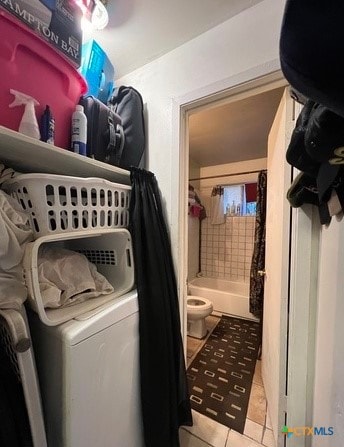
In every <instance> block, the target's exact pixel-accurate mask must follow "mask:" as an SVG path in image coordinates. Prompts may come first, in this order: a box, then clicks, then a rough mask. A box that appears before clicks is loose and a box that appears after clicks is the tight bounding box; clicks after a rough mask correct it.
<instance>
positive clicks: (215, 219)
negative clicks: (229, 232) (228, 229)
mask: <svg viewBox="0 0 344 447" xmlns="http://www.w3.org/2000/svg"><path fill="white" fill-rule="evenodd" d="M225 221H226V218H225V206H224V200H223V187H222V186H215V187H214V188H213V190H212V192H211V220H210V222H211V224H212V225H219V224H223V223H225Z"/></svg>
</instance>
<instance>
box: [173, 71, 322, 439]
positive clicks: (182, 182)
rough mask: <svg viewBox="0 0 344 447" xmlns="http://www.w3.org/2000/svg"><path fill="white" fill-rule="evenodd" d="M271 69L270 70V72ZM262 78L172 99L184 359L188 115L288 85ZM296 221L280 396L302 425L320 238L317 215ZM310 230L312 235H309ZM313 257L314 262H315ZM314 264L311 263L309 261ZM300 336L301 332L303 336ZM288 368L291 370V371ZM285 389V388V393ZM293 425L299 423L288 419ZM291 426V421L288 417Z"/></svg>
mask: <svg viewBox="0 0 344 447" xmlns="http://www.w3.org/2000/svg"><path fill="white" fill-rule="evenodd" d="M270 68H271V67H270ZM260 69H261V74H260V76H257V73H258V72H259V70H257V67H256V68H255V70H254V76H252V74H253V71H252V72H251V71H250V70H248V71H247V72H245V73H242V74H241V76H240V77H232V78H229V79H226V80H223V81H221V82H220V83H217V84H215V85H211V86H208V87H206V88H204V89H201V90H198V91H195V92H191V93H189V94H187V95H185V96H183V97H178V98H174V99H172V120H173V126H172V129H173V132H172V145H173V147H175V148H179V151H178V152H177V156H175V157H174V158H173V159H172V170H173V172H178V173H179V175H176V176H174V179H173V180H172V185H171V187H172V188H174V189H175V191H178V192H179V204H178V206H176V207H172V214H171V222H172V226H174V227H175V229H176V230H175V231H177V234H178V236H177V241H178V246H177V247H175V248H176V258H175V263H176V272H177V287H178V296H179V308H180V317H181V330H182V338H183V341H184V352H185V355H186V329H187V311H186V299H185V298H184V297H186V295H187V265H188V253H187V251H188V247H187V240H188V234H187V231H188V220H187V199H188V171H189V127H188V119H189V116H190V115H192V114H194V113H196V112H199V111H201V110H204V109H205V108H208V109H209V108H210V107H218V106H219V105H223V104H227V103H230V102H233V101H237V100H240V99H244V98H246V97H249V96H251V95H252V94H258V93H262V92H264V91H268V90H271V89H273V88H278V87H283V86H287V82H286V80H285V78H284V77H283V74H282V72H281V70H280V69H279V67H278V68H277V67H276V69H275V70H272V71H271V72H270V73H269V74H266V67H264V66H262V67H260ZM293 213H294V217H295V219H293V221H292V236H291V237H292V239H291V253H290V256H291V263H292V271H293V272H294V274H291V276H290V280H291V284H290V292H291V293H290V307H289V316H288V323H289V324H288V325H289V333H288V359H287V371H288V372H287V371H286V385H287V384H288V390H289V392H288V394H289V396H288V399H287V398H286V396H280V398H281V399H284V400H285V402H286V408H287V409H288V414H289V415H293V414H295V415H297V417H298V418H299V419H298V420H297V421H298V422H297V425H298V426H304V425H310V424H311V422H312V421H311V416H310V414H311V412H312V411H311V408H310V402H311V401H312V389H311V387H309V386H308V387H307V398H308V402H304V407H302V408H300V399H299V398H298V395H297V394H296V390H300V389H302V387H303V386H304V385H305V378H306V377H309V376H313V375H314V339H312V337H305V334H304V333H303V334H302V333H300V331H299V328H300V327H301V323H302V324H305V318H306V319H307V318H308V320H307V322H306V326H307V327H310V328H313V334H315V328H314V321H315V308H316V303H315V300H316V290H314V288H313V289H312V290H311V286H310V284H311V283H310V282H309V281H311V280H312V279H314V271H315V270H316V265H317V262H315V260H317V256H318V252H317V242H316V241H315V242H314V241H313V237H315V238H316V237H317V236H316V234H317V233H316V229H315V228H316V225H315V224H314V222H313V217H314V213H313V214H312V213H310V212H309V211H308V212H307V213H303V212H301V211H299V210H297V212H296V213H295V212H293ZM310 228H312V231H309V230H310ZM300 241H303V242H304V243H305V244H306V245H307V247H308V248H309V250H311V257H310V258H309V257H300V256H299V253H300V252H299V248H300ZM312 256H313V258H312ZM311 261H312V262H311ZM298 271H304V272H307V275H306V277H304V281H305V282H306V287H307V291H309V294H308V295H307V302H306V303H301V307H300V305H299V303H297V302H296V298H300V289H299V288H298V287H299V286H300V281H301V282H302V276H301V275H297V272H298ZM310 303H313V306H314V307H313V308H314V312H313V313H308V314H307V313H306V309H307V308H308V309H310V308H309V304H310ZM301 332H302V331H301ZM300 337H302V345H303V347H304V348H305V349H307V350H308V351H307V352H308V355H307V361H303V362H301V365H302V367H301V368H297V373H296V374H295V371H293V373H290V366H292V365H295V364H296V363H297V362H299V360H300V355H299V354H300V350H298V349H297V346H298V344H299V343H300ZM288 367H289V370H288ZM286 389H287V388H286ZM289 420H290V421H292V420H295V418H293V417H292V418H290V419H289ZM286 421H288V418H286ZM293 439H294V440H295V439H296V438H295V437H292V438H290V440H288V444H287V445H288V446H290V447H293V446H294V444H293V441H292V440H293Z"/></svg>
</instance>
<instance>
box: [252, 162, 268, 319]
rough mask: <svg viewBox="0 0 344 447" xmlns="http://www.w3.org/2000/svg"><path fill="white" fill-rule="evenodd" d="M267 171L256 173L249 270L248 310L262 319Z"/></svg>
mask: <svg viewBox="0 0 344 447" xmlns="http://www.w3.org/2000/svg"><path fill="white" fill-rule="evenodd" d="M266 183H267V172H266V171H261V172H260V173H259V174H258V182H257V206H256V224H255V236H254V249H253V255H252V263H251V271H250V312H251V313H253V314H254V315H255V316H256V317H259V318H260V319H261V320H262V314H263V301H264V275H259V274H258V271H259V270H264V267H265V220H266Z"/></svg>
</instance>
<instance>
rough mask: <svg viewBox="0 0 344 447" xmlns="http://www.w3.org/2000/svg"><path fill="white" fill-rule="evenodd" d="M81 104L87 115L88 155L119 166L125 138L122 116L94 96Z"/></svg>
mask: <svg viewBox="0 0 344 447" xmlns="http://www.w3.org/2000/svg"><path fill="white" fill-rule="evenodd" d="M79 104H81V105H82V106H83V107H84V113H85V115H86V117H87V156H88V157H91V158H95V159H96V160H99V161H104V162H106V163H109V164H112V165H115V166H119V162H120V159H121V155H122V151H123V147H124V140H125V136H124V132H123V127H122V120H121V118H120V116H119V115H118V114H117V113H115V112H113V111H112V110H111V109H110V108H109V107H108V106H107V105H105V104H103V103H102V102H101V101H99V99H97V98H95V97H94V96H84V97H81V98H80V101H79Z"/></svg>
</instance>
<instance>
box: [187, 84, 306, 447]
mask: <svg viewBox="0 0 344 447" xmlns="http://www.w3.org/2000/svg"><path fill="white" fill-rule="evenodd" d="M259 84H260V85H259ZM284 86H285V81H284V80H283V79H278V80H277V81H276V80H274V81H272V82H271V81H270V82H268V80H267V79H260V80H259V81H258V83H257V82H253V83H251V84H250V85H245V86H239V87H238V88H236V89H231V91H230V92H222V94H221V95H220V96H221V98H220V99H219V97H218V96H219V95H217V97H216V95H215V96H214V97H213V98H212V99H213V100H211V98H209V97H208V98H203V99H200V100H199V101H198V104H197V102H196V103H192V105H191V104H189V105H186V106H185V107H182V110H181V123H180V124H181V130H182V134H184V139H183V138H182V142H181V159H180V162H181V164H180V166H182V163H183V164H184V167H183V169H182V168H181V173H182V174H181V183H180V190H181V191H183V193H182V194H181V200H180V201H181V208H180V210H181V219H180V230H181V231H180V235H181V238H180V240H181V246H180V256H179V260H180V261H181V262H180V264H179V267H180V270H179V279H180V280H181V281H179V285H180V289H179V290H180V292H181V293H182V296H183V297H186V295H187V283H186V279H187V277H188V256H187V248H186V247H187V240H188V237H187V228H188V222H187V212H186V210H187V199H188V181H189V178H190V177H189V170H190V169H189V166H190V163H189V119H190V117H192V116H193V115H194V116H197V114H198V113H200V112H202V111H204V110H208V109H216V108H218V107H222V106H224V105H227V104H231V103H235V102H239V101H244V100H246V99H247V98H249V97H253V96H257V95H260V94H266V93H267V92H269V91H272V90H276V89H281V88H282V87H284ZM237 162H238V161H237ZM241 162H243V160H241ZM227 168H228V166H227ZM252 171H254V169H252V167H250V168H248V169H247V170H245V171H242V170H239V171H238V170H237V171H236V173H237V174H240V175H238V176H237V177H236V176H235V175H232V176H230V177H231V183H233V182H236V183H237V182H246V181H247V180H248V179H247V175H251V173H252ZM203 172H206V170H203ZM208 172H209V173H211V172H212V168H209V170H208ZM218 172H219V171H217V173H215V174H214V173H213V175H208V177H215V179H216V176H220V178H219V179H216V180H215V181H216V182H217V183H218V184H221V183H223V182H228V174H235V172H228V171H227V172H226V171H225V172H222V174H219V173H218ZM253 174H254V175H256V173H253ZM221 175H223V177H221ZM226 177H227V178H226ZM195 178H197V177H195ZM199 178H200V179H201V176H200V177H199ZM255 178H256V177H255ZM251 179H252V176H251ZM203 180H207V181H208V183H209V181H210V180H214V178H213V179H209V178H208V179H203ZM203 186H204V185H203ZM207 186H208V188H209V184H208V185H207ZM310 221H311V220H308V224H310ZM181 301H182V303H181V307H182V309H181V315H182V322H183V327H184V335H185V334H186V327H187V318H186V304H185V300H181ZM281 330H282V331H284V332H283V336H284V337H286V334H287V328H283V329H281ZM280 335H281V334H280ZM184 340H186V337H184ZM290 354H291V356H290V358H292V357H293V355H294V353H290ZM283 355H286V353H285V354H283ZM306 367H307V365H306ZM285 374H286V372H285V371H284V377H283V379H282V382H284V384H285V383H286V376H285ZM280 379H281V378H280ZM282 394H283V395H282ZM282 394H281V395H279V396H278V399H279V401H282V400H285V393H284V392H283V393H282ZM285 412H286V408H285ZM277 421H278V422H277ZM280 421H281V418H276V423H275V441H274V442H275V444H273V445H279V446H282V445H284V442H285V438H284V437H283V436H281V435H280V433H278V431H279V428H278V426H279V425H280ZM277 443H278V444H277ZM288 445H289V444H288ZM290 445H292V444H290Z"/></svg>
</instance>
